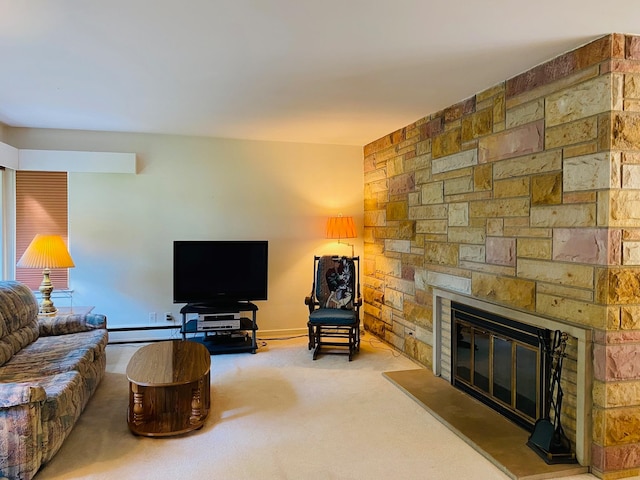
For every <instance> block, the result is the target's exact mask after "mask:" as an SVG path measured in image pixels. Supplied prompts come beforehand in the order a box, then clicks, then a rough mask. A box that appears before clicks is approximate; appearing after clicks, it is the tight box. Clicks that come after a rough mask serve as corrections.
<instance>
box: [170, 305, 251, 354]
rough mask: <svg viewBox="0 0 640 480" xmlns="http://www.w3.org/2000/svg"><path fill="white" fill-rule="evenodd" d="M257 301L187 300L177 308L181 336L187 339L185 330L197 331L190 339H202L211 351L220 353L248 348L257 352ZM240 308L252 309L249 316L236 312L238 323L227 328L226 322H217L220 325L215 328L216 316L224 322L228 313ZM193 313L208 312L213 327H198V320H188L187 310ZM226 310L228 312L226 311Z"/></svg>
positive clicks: (246, 310) (233, 312) (188, 331)
mask: <svg viewBox="0 0 640 480" xmlns="http://www.w3.org/2000/svg"><path fill="white" fill-rule="evenodd" d="M257 311H258V307H257V305H255V304H254V303H251V302H224V303H188V304H186V305H185V306H184V307H182V308H181V309H180V313H181V314H182V327H181V329H180V332H181V333H182V339H183V340H186V339H187V334H190V333H193V334H196V335H195V336H193V337H190V338H189V340H192V341H195V342H199V343H202V344H203V345H204V346H205V347H207V350H208V351H209V353H210V354H211V355H217V354H222V353H239V352H251V353H256V350H257V349H258V344H257V341H256V332H257V330H258V325H257V324H256V312H257ZM241 312H251V318H248V317H246V316H243V315H239V317H240V318H239V327H238V328H236V327H235V326H234V327H232V328H228V329H227V328H226V326H225V325H226V324H223V323H220V325H222V327H221V328H220V329H217V328H215V326H216V325H215V322H216V321H217V320H216V318H219V319H220V320H219V322H224V321H225V318H226V317H227V316H228V315H230V316H234V314H240V313H241ZM189 313H195V314H198V315H207V314H210V315H211V317H210V321H211V322H214V323H213V326H214V329H212V330H203V329H201V328H199V327H198V321H197V320H195V319H194V320H189V321H187V314H189ZM225 314H227V315H225Z"/></svg>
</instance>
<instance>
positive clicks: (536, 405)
mask: <svg viewBox="0 0 640 480" xmlns="http://www.w3.org/2000/svg"><path fill="white" fill-rule="evenodd" d="M451 321H452V332H455V333H454V334H452V335H451V337H452V345H451V352H452V369H451V371H452V377H453V381H452V383H453V385H454V386H455V387H457V388H459V389H461V390H463V391H465V392H466V393H468V394H469V395H472V396H473V397H475V398H477V399H478V400H480V401H482V402H483V403H485V404H487V405H488V406H490V407H491V408H493V409H494V410H497V411H498V412H499V413H501V414H503V415H504V416H506V417H507V418H509V419H511V420H512V421H514V422H515V423H517V424H518V425H520V426H522V427H523V428H525V429H527V430H528V431H532V430H533V427H534V424H535V422H536V420H537V419H539V418H540V416H541V414H542V413H543V410H544V405H545V393H546V392H547V391H548V385H546V383H547V382H548V378H547V377H546V375H544V372H545V366H544V361H545V356H544V355H543V354H542V353H543V352H542V346H541V345H540V337H542V338H548V337H549V334H550V333H549V330H546V329H539V328H536V327H533V326H531V325H527V324H525V323H521V322H518V321H515V320H513V319H509V318H506V317H503V316H500V315H496V314H493V313H490V312H486V311H483V310H480V309H477V308H474V307H471V306H469V305H464V304H461V303H456V302H452V303H451Z"/></svg>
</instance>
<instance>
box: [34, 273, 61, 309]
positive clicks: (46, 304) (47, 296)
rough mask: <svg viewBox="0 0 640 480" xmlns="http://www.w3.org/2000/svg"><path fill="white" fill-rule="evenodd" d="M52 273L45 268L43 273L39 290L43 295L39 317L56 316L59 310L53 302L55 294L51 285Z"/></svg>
mask: <svg viewBox="0 0 640 480" xmlns="http://www.w3.org/2000/svg"><path fill="white" fill-rule="evenodd" d="M50 274H51V271H50V270H49V269H48V268H45V269H44V271H43V272H42V283H41V284H40V287H39V288H38V290H40V293H41V294H42V301H41V302H40V310H39V312H38V315H41V316H42V315H47V316H53V315H55V314H56V312H57V311H58V309H57V308H56V307H55V306H54V305H53V302H52V301H51V292H53V284H52V283H51V278H50Z"/></svg>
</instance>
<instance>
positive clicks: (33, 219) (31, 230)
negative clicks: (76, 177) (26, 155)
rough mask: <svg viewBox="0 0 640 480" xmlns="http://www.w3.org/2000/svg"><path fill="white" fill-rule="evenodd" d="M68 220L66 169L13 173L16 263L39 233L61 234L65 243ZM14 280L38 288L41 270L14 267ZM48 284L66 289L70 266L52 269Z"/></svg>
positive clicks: (34, 288)
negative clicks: (14, 180)
mask: <svg viewBox="0 0 640 480" xmlns="http://www.w3.org/2000/svg"><path fill="white" fill-rule="evenodd" d="M68 221H69V214H68V197H67V172H31V171H21V170H18V171H17V172H16V258H15V261H16V262H17V261H18V260H19V259H20V257H21V256H22V254H23V253H24V251H25V250H26V249H27V247H28V246H29V244H30V243H31V240H33V237H35V236H36V234H38V233H41V234H46V235H60V236H61V237H62V238H63V239H64V241H65V243H68ZM16 280H18V281H19V282H22V283H24V284H26V285H28V286H29V288H31V289H33V290H37V289H38V287H39V286H40V284H41V283H42V270H40V269H38V268H20V267H16ZM51 283H52V284H53V286H54V288H55V289H58V290H59V289H65V288H69V269H67V268H55V269H52V270H51Z"/></svg>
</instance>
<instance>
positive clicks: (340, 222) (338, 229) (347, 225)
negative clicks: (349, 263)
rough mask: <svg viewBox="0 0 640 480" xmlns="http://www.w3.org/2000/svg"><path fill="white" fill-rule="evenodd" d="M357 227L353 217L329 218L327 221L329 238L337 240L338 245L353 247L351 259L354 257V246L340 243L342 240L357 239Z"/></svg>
mask: <svg viewBox="0 0 640 480" xmlns="http://www.w3.org/2000/svg"><path fill="white" fill-rule="evenodd" d="M356 237H357V235H356V226H355V224H354V222H353V217H343V216H342V215H340V216H338V217H329V220H327V238H337V239H338V243H345V244H346V245H349V246H350V247H351V257H353V256H354V250H353V244H352V243H346V242H340V239H342V238H356Z"/></svg>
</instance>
